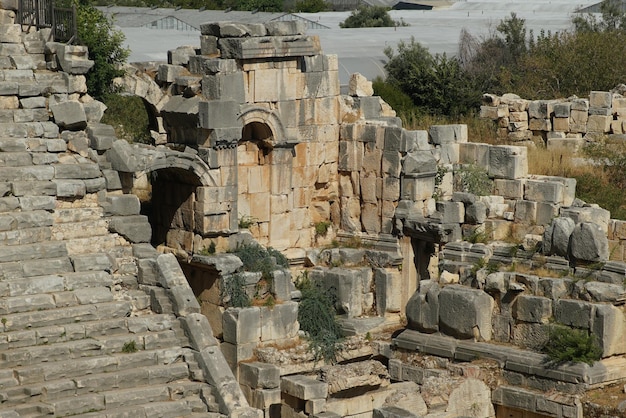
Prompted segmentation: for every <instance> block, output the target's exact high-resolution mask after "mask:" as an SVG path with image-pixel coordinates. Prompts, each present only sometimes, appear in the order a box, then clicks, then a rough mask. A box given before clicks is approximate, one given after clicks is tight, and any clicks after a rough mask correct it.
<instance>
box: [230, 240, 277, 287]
mask: <svg viewBox="0 0 626 418" xmlns="http://www.w3.org/2000/svg"><path fill="white" fill-rule="evenodd" d="M232 253H233V254H235V255H236V256H237V257H239V258H240V259H241V261H242V262H243V269H244V270H245V271H256V272H261V273H262V277H263V279H265V280H267V281H268V282H269V281H270V280H272V271H274V270H277V269H280V268H288V267H289V260H287V257H285V256H284V255H283V254H282V253H281V252H280V251H277V250H275V249H273V248H272V247H268V248H265V247H263V246H262V245H260V244H258V243H256V242H254V243H249V244H242V245H238V246H237V248H236V249H235V250H234V251H233V252H232Z"/></svg>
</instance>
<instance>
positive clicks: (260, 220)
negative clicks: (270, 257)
mask: <svg viewBox="0 0 626 418" xmlns="http://www.w3.org/2000/svg"><path fill="white" fill-rule="evenodd" d="M241 136H242V139H241V141H239V143H238V144H237V176H238V177H237V178H238V189H239V190H238V195H237V216H238V218H239V226H240V227H242V228H248V229H249V230H250V232H251V233H252V235H253V236H254V237H255V238H256V239H257V240H258V241H259V242H260V243H261V244H263V245H267V244H268V243H269V240H270V221H271V181H272V164H271V157H272V139H273V134H272V130H271V128H270V127H269V126H268V125H267V124H265V123H261V122H251V123H249V124H247V125H245V126H244V127H243V131H242V135H241Z"/></svg>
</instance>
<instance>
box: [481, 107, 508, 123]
mask: <svg viewBox="0 0 626 418" xmlns="http://www.w3.org/2000/svg"><path fill="white" fill-rule="evenodd" d="M498 110H499V107H498V106H480V115H479V116H480V118H482V119H492V120H496V119H498V118H500V117H502V116H504V114H502V113H501V112H499V111H498Z"/></svg>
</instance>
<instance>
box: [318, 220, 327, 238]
mask: <svg viewBox="0 0 626 418" xmlns="http://www.w3.org/2000/svg"><path fill="white" fill-rule="evenodd" d="M330 225H331V223H330V222H329V221H321V222H318V223H316V224H315V237H325V236H326V234H328V229H329V228H330Z"/></svg>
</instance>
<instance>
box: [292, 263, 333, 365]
mask: <svg viewBox="0 0 626 418" xmlns="http://www.w3.org/2000/svg"><path fill="white" fill-rule="evenodd" d="M296 287H297V288H298V290H300V292H301V293H302V297H301V299H300V304H299V306H298V322H299V323H300V329H301V330H302V331H304V332H306V334H307V337H308V339H309V347H310V349H311V351H312V352H313V354H314V355H315V360H316V361H320V360H325V361H327V362H329V363H336V362H337V352H338V351H340V350H341V349H342V347H343V345H342V341H343V336H342V334H341V328H340V326H339V323H338V322H337V319H336V316H335V314H336V312H335V302H336V296H335V291H334V289H332V288H331V289H324V288H323V287H322V285H321V283H318V282H314V281H312V280H311V279H310V278H309V275H308V274H307V272H304V273H302V274H301V275H300V276H299V277H298V279H297V280H296Z"/></svg>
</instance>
